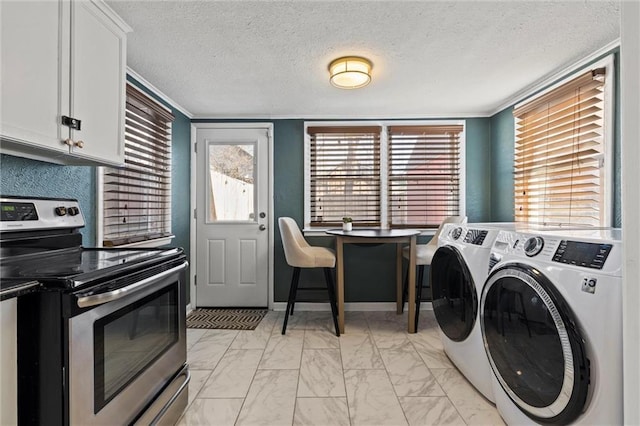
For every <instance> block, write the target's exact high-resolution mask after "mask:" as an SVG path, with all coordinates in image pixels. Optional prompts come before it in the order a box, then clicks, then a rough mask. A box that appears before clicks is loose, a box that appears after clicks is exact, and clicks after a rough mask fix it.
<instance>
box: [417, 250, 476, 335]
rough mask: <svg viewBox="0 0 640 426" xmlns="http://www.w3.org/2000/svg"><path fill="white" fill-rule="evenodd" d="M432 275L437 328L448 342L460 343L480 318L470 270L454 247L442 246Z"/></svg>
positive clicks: (433, 266)
mask: <svg viewBox="0 0 640 426" xmlns="http://www.w3.org/2000/svg"><path fill="white" fill-rule="evenodd" d="M429 273H430V282H431V290H432V297H433V302H432V304H433V311H434V313H435V316H436V320H437V321H438V325H439V326H440V329H441V330H442V331H443V333H444V334H445V335H446V336H447V337H448V338H449V339H451V340H453V341H454V342H461V341H463V340H465V339H466V338H467V337H469V334H471V330H473V326H474V325H475V323H476V318H478V295H477V290H476V285H475V283H474V282H473V277H472V276H471V272H469V267H468V266H467V263H466V262H465V260H464V258H463V257H462V254H460V252H459V251H458V250H457V249H456V248H455V247H452V246H442V247H440V248H438V250H436V252H435V254H434V255H433V259H432V260H431V265H430V267H429Z"/></svg>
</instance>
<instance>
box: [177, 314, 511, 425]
mask: <svg viewBox="0 0 640 426" xmlns="http://www.w3.org/2000/svg"><path fill="white" fill-rule="evenodd" d="M283 318H284V313H283V312H273V311H272V312H269V313H268V314H267V316H266V317H265V318H264V319H263V320H262V322H261V323H260V325H259V326H258V327H257V328H256V329H255V330H253V331H230V330H197V329H189V330H187V345H188V362H189V365H190V369H191V383H190V385H189V405H188V407H187V410H186V411H185V413H184V415H183V416H182V418H181V419H180V421H179V423H178V424H179V425H181V426H183V425H268V426H275V425H322V426H329V425H465V424H468V425H502V424H504V423H503V422H502V420H501V418H500V416H499V414H498V412H497V411H496V409H495V407H494V406H493V405H492V404H491V403H490V402H489V401H487V400H486V399H485V398H484V397H482V395H481V394H480V393H478V392H477V391H476V390H475V389H474V388H473V386H471V384H469V382H467V380H466V379H465V378H464V377H463V376H462V375H461V374H460V373H459V372H458V370H457V369H456V368H455V366H454V365H453V364H452V363H451V361H449V359H448V358H447V356H446V355H445V353H444V351H443V350H442V344H441V342H440V338H439V336H438V331H437V325H436V322H435V318H434V316H433V312H432V311H424V312H421V315H420V326H419V332H418V333H416V334H414V335H409V334H407V332H406V324H407V317H406V313H405V314H404V315H396V314H395V312H347V313H346V314H345V330H346V333H345V334H343V335H342V336H341V337H339V338H338V337H336V336H335V334H334V332H333V323H332V321H331V315H330V313H329V312H296V313H295V315H294V316H293V317H290V319H289V325H288V327H287V334H286V335H284V336H283V335H282V334H280V331H281V328H282V321H283Z"/></svg>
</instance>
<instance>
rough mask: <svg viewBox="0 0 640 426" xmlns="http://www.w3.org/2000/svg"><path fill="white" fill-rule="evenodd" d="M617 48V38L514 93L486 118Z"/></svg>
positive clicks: (618, 44)
mask: <svg viewBox="0 0 640 426" xmlns="http://www.w3.org/2000/svg"><path fill="white" fill-rule="evenodd" d="M617 47H620V38H617V39H615V40H614V41H612V42H611V43H609V44H607V45H605V46H604V47H602V48H600V49H598V50H596V51H595V52H593V53H591V54H590V55H589V56H587V57H585V58H582V59H580V60H579V61H577V62H574V63H573V64H572V65H569V66H568V67H563V68H560V69H557V70H556V71H554V72H552V73H551V74H549V75H548V76H547V77H543V79H541V80H538V81H536V82H535V83H532V84H530V85H529V86H527V87H525V88H524V89H522V90H520V91H518V92H516V93H515V94H513V95H512V96H510V97H509V98H507V99H506V100H505V101H504V102H503V103H502V104H500V105H499V106H498V107H497V108H496V109H494V110H493V112H491V113H490V114H489V115H488V116H489V117H492V116H494V115H496V114H497V113H499V112H500V111H503V110H505V109H507V108H509V107H510V106H513V105H515V104H517V103H519V102H521V101H523V100H524V99H526V98H528V97H529V96H531V95H533V94H534V93H536V92H538V91H540V90H542V89H544V88H545V87H547V86H550V85H551V84H553V83H554V82H556V81H558V80H560V79H562V78H564V77H566V76H567V75H569V74H571V73H573V72H574V71H576V70H579V69H580V68H583V67H585V66H586V65H588V64H589V63H591V62H593V61H595V60H596V59H598V58H600V57H602V56H604V55H606V54H607V53H610V52H611V51H612V50H614V49H616V48H617Z"/></svg>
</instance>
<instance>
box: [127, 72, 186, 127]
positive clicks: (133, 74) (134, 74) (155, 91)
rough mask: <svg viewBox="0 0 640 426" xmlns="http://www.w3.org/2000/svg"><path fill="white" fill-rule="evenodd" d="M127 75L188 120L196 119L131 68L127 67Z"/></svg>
mask: <svg viewBox="0 0 640 426" xmlns="http://www.w3.org/2000/svg"><path fill="white" fill-rule="evenodd" d="M127 74H129V75H130V76H131V77H133V78H135V79H136V80H137V81H138V82H140V83H142V84H143V85H144V87H145V88H147V89H149V90H150V91H151V92H152V93H153V94H154V95H156V96H158V97H159V98H160V99H162V100H163V101H165V102H167V103H168V104H169V105H171V107H172V108H175V109H177V110H178V111H180V112H181V113H183V114H184V115H186V116H187V118H189V119H190V120H191V119H192V118H194V117H193V114H191V113H190V112H189V111H187V110H186V109H185V108H183V107H182V106H181V105H180V104H178V103H177V102H176V101H174V100H173V99H171V98H170V97H169V96H167V95H165V94H164V92H162V91H161V90H160V89H158V88H157V87H156V86H154V85H153V84H151V83H150V82H149V81H148V80H147V79H146V78H144V77H143V76H141V75H140V74H138V73H137V72H136V71H135V70H133V69H132V68H131V67H130V66H127Z"/></svg>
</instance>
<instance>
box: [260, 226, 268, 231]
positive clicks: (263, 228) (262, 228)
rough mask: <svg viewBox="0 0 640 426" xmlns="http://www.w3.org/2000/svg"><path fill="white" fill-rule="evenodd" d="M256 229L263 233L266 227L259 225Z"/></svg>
mask: <svg viewBox="0 0 640 426" xmlns="http://www.w3.org/2000/svg"><path fill="white" fill-rule="evenodd" d="M258 229H259V230H261V231H264V230H265V229H267V227H266V226H264V225H260V226H258Z"/></svg>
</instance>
